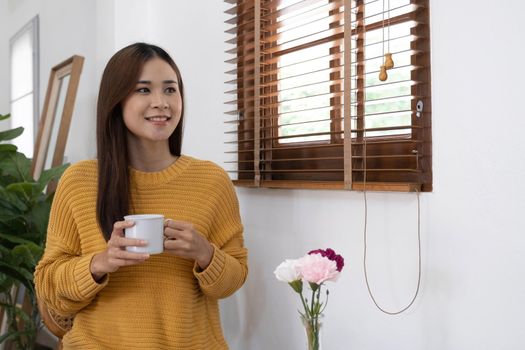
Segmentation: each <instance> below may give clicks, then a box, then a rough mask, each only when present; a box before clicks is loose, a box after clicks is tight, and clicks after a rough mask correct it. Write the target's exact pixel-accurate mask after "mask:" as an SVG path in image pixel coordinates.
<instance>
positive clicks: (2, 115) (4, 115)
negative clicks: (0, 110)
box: [0, 113, 11, 120]
mask: <svg viewBox="0 0 525 350" xmlns="http://www.w3.org/2000/svg"><path fill="white" fill-rule="evenodd" d="M10 116H11V114H9V113H7V114H0V120H5V119H7V118H9V117H10Z"/></svg>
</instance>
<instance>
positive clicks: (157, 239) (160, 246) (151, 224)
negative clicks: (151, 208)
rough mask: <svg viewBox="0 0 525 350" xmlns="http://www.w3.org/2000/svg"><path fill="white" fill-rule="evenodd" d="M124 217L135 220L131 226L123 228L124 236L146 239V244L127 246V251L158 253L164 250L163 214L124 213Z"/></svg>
mask: <svg viewBox="0 0 525 350" xmlns="http://www.w3.org/2000/svg"><path fill="white" fill-rule="evenodd" d="M124 219H125V220H133V221H134V222H135V225H133V227H130V228H126V229H124V235H125V236H126V238H135V239H143V240H145V241H148V245H146V246H144V247H137V246H127V247H126V250H127V251H128V252H134V253H149V254H159V253H162V252H163V251H164V215H159V214H139V215H126V216H124Z"/></svg>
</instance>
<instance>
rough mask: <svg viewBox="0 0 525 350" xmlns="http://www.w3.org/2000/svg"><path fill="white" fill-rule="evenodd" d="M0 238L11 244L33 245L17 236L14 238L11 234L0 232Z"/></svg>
mask: <svg viewBox="0 0 525 350" xmlns="http://www.w3.org/2000/svg"><path fill="white" fill-rule="evenodd" d="M0 238H2V239H5V240H8V241H9V242H12V243H18V244H35V243H33V242H31V241H28V240H27V239H23V238H20V237H18V236H14V235H11V234H8V233H1V232H0Z"/></svg>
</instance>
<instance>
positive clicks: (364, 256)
mask: <svg viewBox="0 0 525 350" xmlns="http://www.w3.org/2000/svg"><path fill="white" fill-rule="evenodd" d="M422 109H423V108H421V110H422ZM412 152H413V153H415V155H416V167H419V155H418V152H417V150H413V151H412ZM363 153H364V157H363V159H364V160H363V162H364V163H363V168H364V173H363V176H364V178H363V198H364V208H365V218H364V229H363V236H364V254H363V268H364V272H365V282H366V288H367V289H368V294H369V295H370V298H371V299H372V301H373V302H374V304H375V306H376V307H377V308H378V309H379V310H380V311H381V312H384V313H385V314H388V315H398V314H400V313H402V312H405V311H406V310H408V309H409V308H410V307H411V306H412V305H413V304H414V301H415V300H416V298H417V296H418V294H419V287H420V286H421V203H420V200H419V190H418V189H417V188H416V195H417V243H418V276H417V287H416V291H415V292H414V296H413V297H412V300H411V301H410V303H409V304H408V305H407V306H405V307H404V308H402V309H401V310H399V311H388V310H385V308H383V307H382V306H380V305H379V303H378V302H377V300H376V298H375V297H374V294H373V293H372V288H371V287H370V282H369V281H368V272H367V268H366V253H367V223H368V203H367V198H366V169H367V165H366V159H367V158H366V155H367V152H366V125H365V127H364V130H363Z"/></svg>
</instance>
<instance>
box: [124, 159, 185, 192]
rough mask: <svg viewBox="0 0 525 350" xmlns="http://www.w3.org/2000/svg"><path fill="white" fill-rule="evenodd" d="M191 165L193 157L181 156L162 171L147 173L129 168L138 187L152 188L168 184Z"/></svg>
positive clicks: (133, 181) (132, 180)
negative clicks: (152, 186)
mask: <svg viewBox="0 0 525 350" xmlns="http://www.w3.org/2000/svg"><path fill="white" fill-rule="evenodd" d="M190 163H191V157H188V156H185V155H181V156H180V157H179V158H177V160H176V161H174V162H173V163H172V164H171V165H170V166H168V167H167V168H165V169H162V170H161V171H154V172H145V171H140V170H137V169H134V168H132V167H129V176H130V180H131V182H132V183H135V184H137V185H138V186H141V185H142V186H151V185H159V184H163V183H167V182H169V181H171V180H173V179H175V178H176V177H177V176H179V175H180V174H181V173H182V172H183V171H184V170H185V169H186V168H187V167H188V166H189V165H190Z"/></svg>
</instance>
